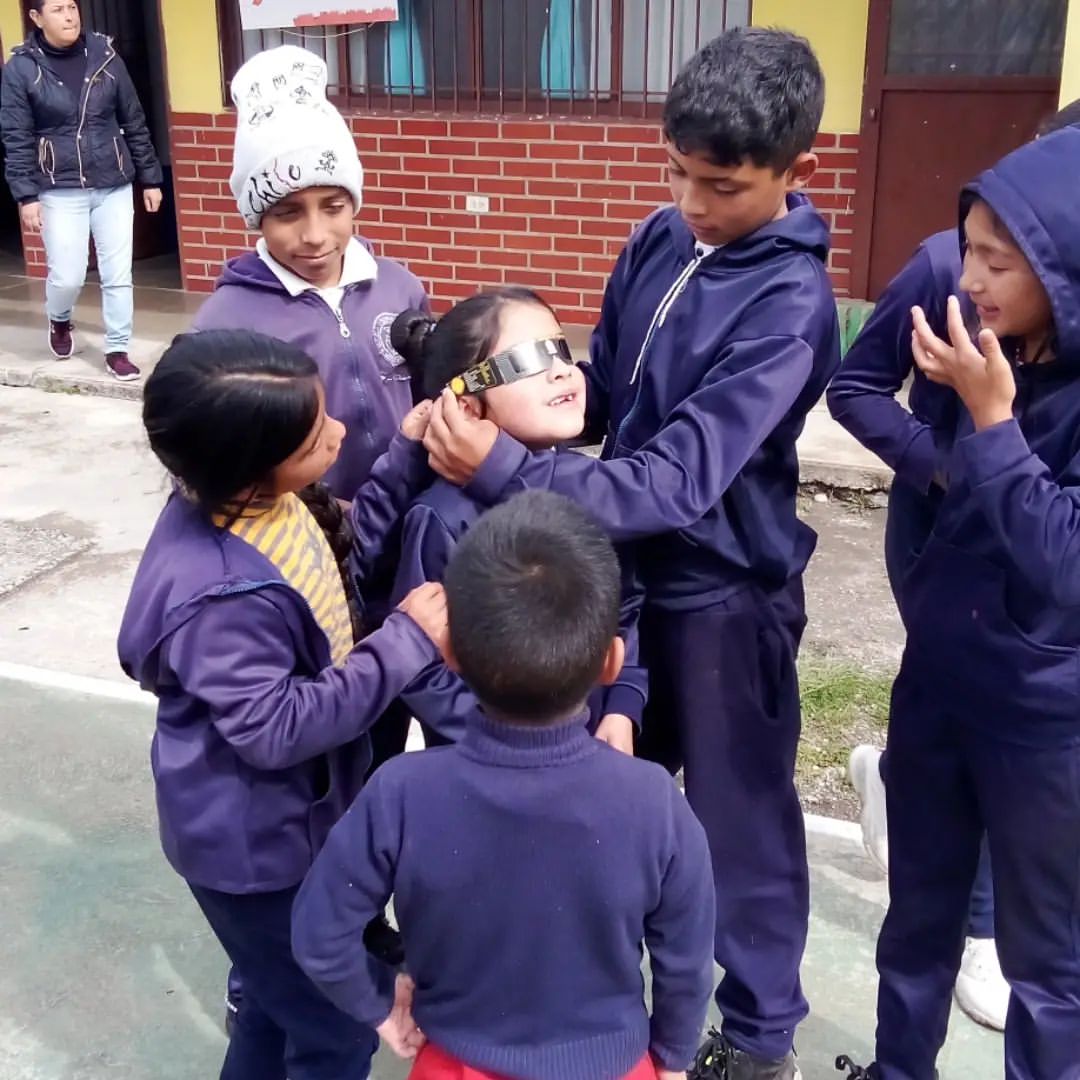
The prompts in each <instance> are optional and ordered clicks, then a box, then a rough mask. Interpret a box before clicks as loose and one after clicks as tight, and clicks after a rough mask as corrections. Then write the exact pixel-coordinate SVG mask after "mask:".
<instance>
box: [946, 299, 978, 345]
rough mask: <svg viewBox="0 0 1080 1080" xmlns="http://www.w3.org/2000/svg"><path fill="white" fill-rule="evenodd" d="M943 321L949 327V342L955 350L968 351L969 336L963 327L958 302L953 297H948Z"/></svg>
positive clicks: (962, 317)
mask: <svg viewBox="0 0 1080 1080" xmlns="http://www.w3.org/2000/svg"><path fill="white" fill-rule="evenodd" d="M945 321H946V323H947V325H948V327H949V340H950V341H951V342H952V343H953V347H954V348H956V349H970V348H971V347H972V346H971V335H970V334H969V333H968V332H967V327H966V326H965V325H964V315H963V312H962V311H961V310H960V301H959V300H958V299H957V298H956V297H955V296H950V297H949V300H948V304H947V310H946V314H945Z"/></svg>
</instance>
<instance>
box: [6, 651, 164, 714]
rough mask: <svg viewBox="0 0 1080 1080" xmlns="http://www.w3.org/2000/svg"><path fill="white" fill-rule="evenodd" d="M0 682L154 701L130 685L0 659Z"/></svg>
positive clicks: (143, 702) (133, 700) (144, 692)
mask: <svg viewBox="0 0 1080 1080" xmlns="http://www.w3.org/2000/svg"><path fill="white" fill-rule="evenodd" d="M0 679H9V680H11V681H12V682H21V683H29V684H31V685H32V686H44V687H46V688H48V689H50V690H70V691H72V692H73V693H76V694H86V695H88V696H90V697H101V698H109V699H111V700H112V701H129V702H133V703H135V704H139V705H153V704H155V702H156V698H155V697H154V695H153V694H148V693H146V691H145V690H140V689H139V688H138V687H137V686H136V685H135V684H134V683H122V682H114V681H113V680H111V679H95V678H93V677H91V676H89V675H71V674H69V673H68V672H66V671H50V670H49V669H48V668H39V667H31V666H30V665H29V664H12V663H9V662H8V661H6V660H0Z"/></svg>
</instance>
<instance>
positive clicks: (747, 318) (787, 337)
mask: <svg viewBox="0 0 1080 1080" xmlns="http://www.w3.org/2000/svg"><path fill="white" fill-rule="evenodd" d="M823 102H824V80H823V78H822V74H821V68H820V67H819V65H818V62H817V60H816V58H815V57H814V54H813V52H812V51H811V49H810V46H809V45H808V44H807V42H806V41H804V40H803V39H802V38H799V37H796V36H794V35H792V34H788V33H785V32H782V31H778V30H765V29H759V28H755V29H739V30H731V31H728V32H727V33H725V34H722V35H721V36H720V37H718V38H717V39H715V40H714V41H712V42H710V43H709V44H708V45H706V46H705V47H704V48H703V49H702V50H701V51H700V52H699V53H698V54H697V55H696V56H695V57H694V58H693V59H691V60H690V62H689V63H688V64H687V65H686V67H685V68H684V69H683V71H682V72H681V73H680V74H679V77H678V78H677V79H676V81H675V85H674V87H673V88H672V91H671V93H670V95H669V96H668V100H667V104H666V105H665V109H664V136H665V140H666V144H667V151H668V156H669V159H670V171H671V189H672V195H673V198H674V202H675V205H674V206H671V207H666V208H664V209H661V210H658V211H657V212H656V213H654V214H652V215H651V216H650V217H649V218H648V219H646V221H645V222H644V223H643V224H642V225H641V226H640V227H639V228H638V230H637V232H636V233H635V234H634V235H633V237H632V238H631V239H630V242H629V243H628V244H627V246H626V249H625V250H624V251H623V253H622V255H621V256H620V257H619V260H618V263H617V264H616V267H615V270H614V273H613V275H612V278H611V281H610V283H609V284H608V288H607V293H606V295H605V297H604V305H603V311H602V313H601V321H600V325H599V326H598V327H597V329H596V332H595V333H594V335H593V339H592V344H591V360H592V364H591V365H590V366H589V367H588V368H587V369H586V372H587V382H588V387H587V417H588V420H589V422H590V424H591V427H592V429H593V431H594V433H596V434H603V435H604V439H605V441H604V450H603V454H602V460H599V461H597V460H592V459H589V458H587V457H584V456H582V455H576V454H558V455H556V454H554V453H550V452H548V453H543V452H540V453H537V452H533V453H530V452H529V451H528V450H527V449H526V448H525V447H523V446H522V445H521V444H520V443H517V442H516V441H515V440H514V439H512V438H510V437H509V436H508V435H507V434H506V433H505V432H504V433H501V434H500V433H499V432H498V431H497V430H495V429H494V427H493V426H491V425H488V424H485V423H484V422H483V421H476V420H470V419H469V418H468V417H466V416H465V415H464V414H463V413H462V412H461V410H460V409H459V408H458V407H456V404H455V402H453V401H452V400H450V399H449V398H448V397H447V396H446V395H444V398H443V399H442V400H441V401H440V403H438V404H437V405H436V408H435V410H434V411H433V416H432V424H431V426H430V427H429V429H428V437H427V438H426V439H425V444H426V445H427V446H428V448H429V450H430V452H431V455H432V461H433V464H434V466H435V468H436V470H437V471H440V472H441V473H442V474H443V475H444V476H445V477H446V478H447V479H450V480H451V481H456V482H458V483H467V484H468V490H469V492H470V493H473V494H475V495H476V496H477V497H478V498H481V499H483V500H485V501H487V502H497V501H499V500H500V499H503V498H505V497H507V496H508V495H510V494H512V493H513V492H515V491H517V490H520V489H521V488H523V487H545V488H551V489H553V490H556V491H559V492H562V493H563V494H566V495H568V496H570V497H571V498H574V499H575V500H577V501H579V502H580V503H582V504H583V505H584V506H586V507H587V508H588V510H589V511H590V513H591V514H593V516H594V517H595V518H596V519H597V520H598V521H599V522H600V523H601V524H602V525H603V527H604V528H605V529H606V530H608V532H609V533H610V535H611V536H612V537H613V538H614V539H615V540H616V541H620V542H621V541H637V543H636V545H635V546H636V556H637V562H638V569H639V573H640V574H641V577H642V578H643V581H644V585H645V588H646V607H645V611H644V613H643V616H642V626H641V650H642V657H643V659H644V661H645V663H646V665H647V667H648V671H649V683H650V701H649V705H648V706H647V708H646V713H645V718H644V724H643V731H644V740H643V741H644V746H643V747H642V752H644V753H648V754H650V755H652V756H654V757H656V758H657V759H658V760H661V761H663V762H664V763H665V764H666V765H668V766H669V767H670V768H672V769H674V768H677V767H678V765H679V764H685V770H686V772H685V776H686V791H687V796H688V797H689V799H690V804H691V805H692V806H693V807H694V810H695V811H696V812H697V814H698V816H699V818H700V819H701V821H702V823H703V824H704V826H705V830H706V833H707V834H708V837H709V845H710V849H711V854H712V860H713V867H714V877H715V883H716V891H717V925H716V943H715V944H716V959H717V961H718V962H719V963H720V964H722V965H723V967H724V969H725V976H724V979H723V981H722V982H721V984H720V986H719V988H718V990H717V993H716V1000H717V1003H718V1005H719V1007H720V1010H721V1012H722V1013H723V1016H724V1024H723V1035H722V1036H718V1037H715V1038H712V1039H710V1041H709V1043H707V1044H706V1046H705V1047H704V1048H703V1050H702V1054H701V1057H702V1066H701V1075H706V1072H705V1070H708V1069H711V1070H713V1071H712V1073H710V1074H709V1075H714V1076H717V1075H718V1076H722V1077H729V1078H731V1080H792V1078H793V1077H795V1076H796V1075H797V1069H796V1065H795V1062H794V1058H793V1055H792V1053H791V1049H792V1042H793V1037H794V1031H795V1027H796V1025H797V1024H798V1023H799V1021H800V1020H801V1019H802V1018H803V1017H804V1016H805V1015H806V1011H807V1005H806V1000H805V998H804V997H803V994H802V989H801V985H800V980H799V965H800V962H801V959H802V953H803V948H804V945H805V940H806V930H807V920H808V907H809V889H808V883H807V866H806V846H805V837H804V833H803V822H802V814H801V811H800V807H799V800H798V796H797V794H796V791H795V785H794V763H795V751H796V747H797V745H798V740H799V729H800V711H799V692H798V682H797V677H796V672H795V656H796V652H797V650H798V645H799V640H800V637H801V635H802V630H803V626H804V623H805V616H804V607H803V591H802V573H803V570H804V569H805V567H806V563H807V560H808V559H809V558H810V554H811V552H812V551H813V549H814V544H815V540H816V537H815V535H814V533H813V532H812V531H811V530H810V529H809V528H808V527H807V526H806V525H804V524H803V523H802V522H800V521H799V519H798V517H797V516H796V511H795V500H796V490H797V486H798V472H799V470H798V461H797V458H796V454H795V440H796V438H797V437H798V435H799V433H800V431H801V430H802V427H803V423H804V420H805V417H806V414H807V412H808V411H809V410H810V408H811V406H812V405H813V404H814V403H815V402H816V401H817V400H818V399H819V398H820V397H821V395H822V394H823V393H824V390H825V386H826V384H827V383H828V381H829V378H830V376H831V375H832V373H833V372H834V371H835V369H836V366H837V364H838V363H839V359H840V342H839V328H838V325H837V317H836V306H835V303H834V301H833V295H832V288H831V286H830V283H829V277H828V274H827V273H826V270H825V258H826V254H827V251H828V244H829V239H828V229H827V227H826V225H825V222H824V221H823V220H822V219H821V217H820V216H819V215H818V214H817V213H816V212H815V211H814V209H813V207H812V206H810V204H809V203H808V202H807V200H806V199H805V198H804V197H803V196H802V195H800V194H799V193H798V192H799V189H800V188H802V187H804V186H805V185H806V183H807V181H808V180H809V179H810V177H811V176H812V175H813V172H814V169H815V166H816V164H817V159H816V158H815V156H814V155H813V153H812V152H811V146H812V144H813V141H814V136H815V134H816V132H817V127H818V124H819V122H820V119H821V111H822V106H823Z"/></svg>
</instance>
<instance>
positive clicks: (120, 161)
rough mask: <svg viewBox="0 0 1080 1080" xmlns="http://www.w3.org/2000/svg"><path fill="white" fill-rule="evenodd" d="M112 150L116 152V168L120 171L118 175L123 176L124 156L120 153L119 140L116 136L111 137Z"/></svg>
mask: <svg viewBox="0 0 1080 1080" xmlns="http://www.w3.org/2000/svg"><path fill="white" fill-rule="evenodd" d="M112 145H113V150H115V151H116V167H117V168H118V169H119V170H120V175H121V176H123V175H124V155H123V154H121V153H120V140H119V138H117V136H115V135H114V136H113V141H112Z"/></svg>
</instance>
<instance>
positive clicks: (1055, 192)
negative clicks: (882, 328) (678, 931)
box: [901, 128, 1080, 746]
mask: <svg viewBox="0 0 1080 1080" xmlns="http://www.w3.org/2000/svg"><path fill="white" fill-rule="evenodd" d="M1078 176H1080V130H1078V129H1075V128H1068V129H1065V130H1063V131H1059V132H1056V133H1055V134H1053V135H1047V136H1045V137H1044V138H1041V139H1039V140H1037V141H1036V142H1034V143H1030V144H1028V145H1027V146H1024V147H1021V149H1019V150H1017V151H1015V152H1014V153H1012V154H1010V155H1009V156H1008V157H1006V158H1004V159H1002V160H1001V161H1000V162H998V164H997V165H995V166H994V167H993V168H992V169H990V170H988V171H987V172H985V173H983V174H982V175H981V176H980V177H979V178H978V180H976V181H975V183H973V184H972V185H970V186H969V187H968V188H966V189H965V191H964V194H963V196H962V200H961V220H963V217H964V216H965V215H966V212H967V207H968V206H969V205H970V203H971V200H972V198H974V197H976V196H978V197H979V198H982V199H984V200H985V201H986V202H987V203H988V204H989V205H990V206H991V208H992V209H993V210H994V212H995V213H996V214H997V216H998V218H999V219H1000V220H1001V222H1002V223H1003V225H1004V226H1005V228H1006V229H1007V230H1008V231H1009V233H1010V234H1011V235H1012V237H1013V239H1014V240H1015V241H1016V243H1017V244H1018V245H1019V246H1020V248H1021V250H1022V251H1023V252H1024V255H1025V256H1026V258H1027V260H1028V262H1029V263H1030V264H1031V266H1032V269H1033V270H1034V271H1035V273H1036V274H1037V275H1038V277H1039V279H1040V280H1041V282H1042V284H1043V286H1044V288H1045V289H1046V292H1047V294H1048V296H1049V298H1050V304H1051V307H1052V311H1053V320H1054V327H1055V331H1056V339H1057V340H1056V359H1054V360H1052V361H1051V362H1049V363H1043V364H1032V365H1023V366H1018V367H1016V368H1015V376H1016V384H1017V394H1016V401H1015V404H1014V407H1013V412H1014V419H1013V420H1010V421H1007V422H1004V423H1001V424H996V425H994V426H993V427H989V428H986V429H985V430H983V431H980V432H975V431H974V425H973V424H972V421H971V417H970V416H969V415H968V413H967V411H966V410H963V409H961V410H960V414H959V417H958V419H957V422H956V429H955V432H954V448H953V452H952V454H951V457H950V458H949V461H948V464H947V469H948V475H949V488H948V491H947V492H946V494H945V498H944V500H943V501H942V504H941V507H940V509H939V511H938V514H937V519H936V522H935V525H934V531H933V533H932V535H931V537H930V540H929V542H928V543H927V546H926V548H925V550H924V551H923V553H922V555H921V556H920V557H919V559H918V561H917V562H916V563H915V565H914V567H913V568H912V569H911V570H910V571H909V573H908V575H907V577H906V578H905V580H904V582H903V585H902V589H901V592H902V602H903V605H904V608H905V614H906V621H907V625H908V646H907V650H908V651H907V655H906V657H905V663H906V664H909V665H911V666H912V667H913V668H914V669H916V670H918V671H920V672H921V673H922V674H923V675H924V676H925V678H926V680H927V682H928V685H932V686H934V687H935V691H936V692H937V693H939V694H941V695H943V696H944V698H945V700H946V701H947V702H951V704H952V706H953V707H954V708H955V709H956V711H957V714H958V715H959V716H961V717H963V718H965V719H966V720H967V721H969V722H970V723H971V724H973V725H975V726H976V727H978V728H979V729H981V730H983V731H986V732H988V733H992V734H993V735H995V736H996V737H999V738H1003V739H1008V740H1011V741H1015V742H1019V743H1024V744H1026V745H1034V746H1051V745H1055V744H1056V745H1061V744H1066V743H1076V742H1078V741H1080V215H1078V213H1077V201H1076V184H1077V177H1078Z"/></svg>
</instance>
